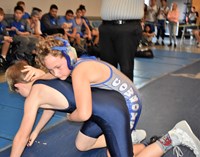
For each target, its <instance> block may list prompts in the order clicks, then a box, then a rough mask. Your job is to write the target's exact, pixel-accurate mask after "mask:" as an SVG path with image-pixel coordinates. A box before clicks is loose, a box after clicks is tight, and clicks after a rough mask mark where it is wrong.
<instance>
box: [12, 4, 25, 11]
mask: <svg viewBox="0 0 200 157" xmlns="http://www.w3.org/2000/svg"><path fill="white" fill-rule="evenodd" d="M17 10H20V11H21V12H24V8H23V7H21V6H19V5H17V6H15V8H14V12H16V11H17Z"/></svg>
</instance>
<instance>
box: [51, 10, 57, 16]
mask: <svg viewBox="0 0 200 157" xmlns="http://www.w3.org/2000/svg"><path fill="white" fill-rule="evenodd" d="M57 13H58V10H57V9H51V10H50V14H51V16H53V17H57Z"/></svg>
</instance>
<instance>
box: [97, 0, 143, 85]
mask: <svg viewBox="0 0 200 157" xmlns="http://www.w3.org/2000/svg"><path fill="white" fill-rule="evenodd" d="M143 16H144V2H143V1H133V0H118V1H117V2H116V1H115V0H109V1H108V0H103V1H102V7H101V18H102V20H103V22H102V24H101V25H100V27H99V33H100V34H99V39H100V40H99V45H100V52H101V54H100V58H101V59H102V60H104V61H106V62H108V63H110V64H112V65H114V66H115V67H118V64H119V66H120V69H121V71H122V72H123V73H124V74H125V75H126V76H128V78H129V79H131V80H132V81H133V70H134V57H135V52H136V51H137V47H138V45H139V41H140V40H141V37H142V27H141V19H142V17H143Z"/></svg>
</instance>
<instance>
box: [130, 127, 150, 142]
mask: <svg viewBox="0 0 200 157" xmlns="http://www.w3.org/2000/svg"><path fill="white" fill-rule="evenodd" d="M146 136H147V133H146V131H145V130H133V131H132V133H131V139H132V143H133V144H136V143H140V142H141V141H143V140H144V139H145V138H146Z"/></svg>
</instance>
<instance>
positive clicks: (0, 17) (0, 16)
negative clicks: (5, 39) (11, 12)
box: [0, 14, 4, 22]
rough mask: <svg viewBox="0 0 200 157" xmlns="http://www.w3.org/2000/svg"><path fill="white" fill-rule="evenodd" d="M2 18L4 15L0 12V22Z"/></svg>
mask: <svg viewBox="0 0 200 157" xmlns="http://www.w3.org/2000/svg"><path fill="white" fill-rule="evenodd" d="M3 18H4V15H3V14H0V22H1V21H2V20H3Z"/></svg>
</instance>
